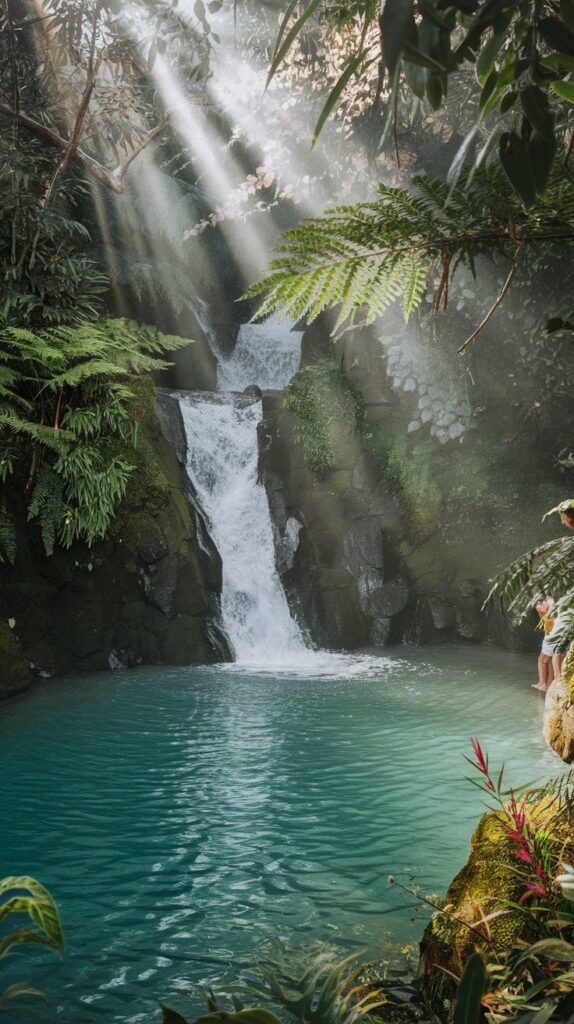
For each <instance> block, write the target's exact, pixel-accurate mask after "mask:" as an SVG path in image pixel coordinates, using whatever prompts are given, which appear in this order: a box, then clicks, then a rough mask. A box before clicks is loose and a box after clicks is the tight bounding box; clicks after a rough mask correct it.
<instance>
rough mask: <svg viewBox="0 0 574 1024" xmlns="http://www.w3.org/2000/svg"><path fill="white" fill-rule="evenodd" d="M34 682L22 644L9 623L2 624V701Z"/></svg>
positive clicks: (0, 695) (0, 693)
mask: <svg viewBox="0 0 574 1024" xmlns="http://www.w3.org/2000/svg"><path fill="white" fill-rule="evenodd" d="M31 682H32V673H31V671H30V667H29V665H28V663H27V662H26V660H25V658H24V655H23V654H22V648H21V647H20V642H19V640H18V638H17V636H16V635H15V634H14V631H13V630H12V629H10V626H9V625H8V623H7V622H1V623H0V699H2V698H3V697H11V696H13V694H15V693H20V691H21V690H26V689H27V688H28V686H29V685H30V683H31Z"/></svg>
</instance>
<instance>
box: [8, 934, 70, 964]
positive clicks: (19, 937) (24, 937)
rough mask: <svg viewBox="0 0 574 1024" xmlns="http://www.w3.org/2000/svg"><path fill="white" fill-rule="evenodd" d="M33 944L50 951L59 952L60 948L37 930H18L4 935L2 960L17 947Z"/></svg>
mask: <svg viewBox="0 0 574 1024" xmlns="http://www.w3.org/2000/svg"><path fill="white" fill-rule="evenodd" d="M27 943H32V944H34V945H37V946H47V947H48V948H49V949H53V950H59V946H58V945H57V943H55V942H54V940H53V939H50V938H48V936H47V935H43V934H42V932H38V931H36V929H35V928H18V929H17V930H16V931H15V932H10V933H9V934H8V935H4V936H3V938H2V939H1V940H0V959H2V957H5V956H7V955H8V953H9V952H10V950H11V949H12V948H13V947H15V946H22V945H24V944H27Z"/></svg>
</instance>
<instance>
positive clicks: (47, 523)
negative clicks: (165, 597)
mask: <svg viewBox="0 0 574 1024" xmlns="http://www.w3.org/2000/svg"><path fill="white" fill-rule="evenodd" d="M2 341H3V345H2V349H1V351H0V480H1V481H2V482H3V483H6V481H7V478H8V477H9V476H11V475H12V474H13V473H14V471H15V469H16V468H17V467H18V466H20V473H19V476H20V477H21V478H23V479H25V480H26V490H27V491H30V490H31V493H30V502H29V507H28V520H29V521H33V522H38V523H39V524H40V530H41V534H42V540H43V543H44V548H45V550H46V553H47V554H48V555H50V554H52V552H53V550H54V546H55V544H56V543H60V544H62V545H64V546H65V547H69V546H70V545H71V544H72V543H73V542H74V541H76V540H82V541H85V542H86V543H87V544H89V545H91V544H93V543H95V542H96V541H97V540H101V539H102V538H103V537H105V535H106V533H107V531H108V529H109V526H110V523H111V521H112V519H113V517H114V515H115V513H116V510H117V508H118V505H119V503H120V501H121V500H122V498H123V497H124V495H125V493H126V488H127V485H128V481H129V478H130V475H131V473H132V472H133V469H134V465H133V461H132V460H131V459H130V455H129V453H130V451H133V449H134V447H135V445H136V444H137V437H138V418H139V416H141V414H142V411H143V410H142V409H141V406H140V404H139V403H138V402H137V401H136V397H135V394H134V390H133V378H134V375H137V374H141V373H146V374H149V373H153V372H154V371H156V370H159V369H162V368H163V367H165V366H167V365H169V363H168V362H167V361H166V360H165V359H164V358H163V356H164V355H165V354H167V353H168V352H172V351H173V350H175V349H178V348H181V347H182V346H183V345H186V344H188V341H187V340H186V339H183V338H178V337H173V336H171V335H164V334H160V333H159V332H158V331H157V330H155V329H154V328H151V327H140V326H138V325H136V324H134V323H131V322H129V321H125V320H107V321H101V322H98V323H95V324H92V323H82V324H78V325H76V326H69V325H67V326H63V325H59V326H58V327H54V328H48V329H46V330H44V331H41V332H36V331H34V330H31V329H28V328H26V329H25V328H21V327H7V328H5V329H4V331H3V332H2ZM5 532H6V530H5ZM7 543H8V542H7ZM12 550H13V549H12V547H6V551H9V552H12Z"/></svg>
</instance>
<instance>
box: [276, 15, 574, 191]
mask: <svg viewBox="0 0 574 1024" xmlns="http://www.w3.org/2000/svg"><path fill="white" fill-rule="evenodd" d="M297 7H298V5H297V3H296V2H295V0H293V2H292V3H291V4H289V6H288V8H287V12H286V14H285V17H284V19H283V22H282V24H281V26H280V29H279V33H278V36H277V40H276V43H275V48H274V52H273V55H272V58H271V65H270V71H269V77H270V78H271V77H272V76H273V75H274V74H275V73H276V72H277V71H278V69H279V67H280V65H281V63H282V61H283V59H284V58H285V56H286V55H287V53H288V52H289V49H290V48H291V46H292V44H293V42H294V40H295V39H296V38H297V36H298V35H299V34H300V33H301V32H302V31H303V30H304V29H305V28H307V27H308V25H309V23H310V20H311V19H312V18H313V17H318V18H321V17H323V18H326V17H327V18H328V17H331V19H332V21H333V23H334V24H337V14H336V10H337V8H336V6H335V7H334V6H333V4H332V0H331V2H330V0H311V2H310V3H308V4H306V6H305V7H304V8H303V11H302V13H299V15H298V17H296V16H295V13H294V12H295V9H296V8H297ZM351 7H352V9H353V14H354V16H355V17H362V18H363V19H364V23H365V26H367V25H368V23H369V21H371V22H372V20H373V19H374V17H375V14H374V11H373V8H372V4H371V2H370V0H363V2H362V3H359V4H353V5H351ZM343 9H345V5H343ZM379 25H380V38H378V39H375V40H373V36H372V35H370V36H369V34H368V33H367V31H366V29H365V30H364V31H363V32H362V33H361V35H360V38H359V39H358V41H357V44H356V46H355V47H354V48H353V50H352V51H350V52H349V54H348V60H347V62H346V64H345V65H344V68H343V71H342V73H341V75H340V77H339V79H338V81H337V82H336V83H335V85H334V86H333V89H332V91H331V94H330V96H329V97H328V98H327V101H326V103H325V105H324V108H323V111H322V113H321V116H320V118H319V121H318V123H317V126H316V128H315V132H314V139H316V137H317V135H318V133H319V132H320V130H321V128H322V127H323V125H324V123H325V121H326V119H327V117H328V116H329V114H330V113H331V112H332V110H333V108H334V107H335V105H336V102H337V99H338V97H339V96H340V94H341V92H342V91H343V89H344V88H345V86H346V84H347V82H348V81H349V79H350V77H351V76H352V75H357V76H359V77H360V76H361V75H362V74H364V73H365V71H366V70H367V69H368V68H369V67H370V65H371V64H373V63H375V62H378V63H379V66H380V75H379V90H380V89H381V86H382V85H383V84H384V83H385V82H386V87H387V93H388V95H389V100H388V103H387V105H386V123H385V127H384V130H383V141H384V139H385V138H386V135H387V132H388V129H389V127H390V126H391V123H392V121H393V118H394V117H395V116H396V111H397V106H398V102H399V97H400V95H401V93H403V92H404V90H405V88H406V90H407V91H409V92H410V93H411V94H412V95H413V96H414V97H416V99H417V100H419V101H423V100H424V101H425V102H426V103H428V104H429V105H430V107H431V108H432V109H433V110H437V109H438V108H439V107H440V106H441V105H442V104H443V102H444V101H445V100H446V98H447V95H448V88H449V80H450V79H451V76H456V75H457V74H459V73H460V71H461V69H465V68H468V67H473V69H474V72H475V75H476V79H477V82H478V85H479V87H480V96H479V101H478V108H479V115H478V120H477V122H476V124H475V125H474V127H473V128H472V130H471V131H470V133H469V134H468V136H467V137H466V138H465V140H464V142H463V144H462V145H461V147H460V149H459V151H458V153H457V155H456V157H455V159H454V161H453V164H452V167H451V174H450V180H451V182H452V181H456V180H457V178H458V175H459V174H460V172H461V169H462V167H463V165H464V164H465V162H468V160H469V158H470V157H471V154H473V157H472V161H471V163H472V166H473V170H476V168H477V167H479V166H480V164H481V163H482V162H483V161H484V159H485V157H486V155H487V153H488V152H489V150H490V148H491V146H492V145H493V143H494V141H495V140H496V139H498V154H499V161H500V164H501V166H502V168H503V169H504V172H505V174H506V175H507V178H508V181H509V183H510V185H511V187H512V189H513V190H514V191H515V193H516V194H517V195H518V196H519V197H520V199H521V201H522V202H523V203H524V204H525V205H526V206H530V205H532V204H533V203H534V202H535V199H536V197H537V196H539V195H542V194H543V193H544V192H545V190H546V187H547V185H548V182H549V179H550V174H551V170H552V166H553V161H554V157H555V154H556V152H557V149H558V144H559V142H560V141H561V139H563V138H564V136H565V134H566V133H567V132H568V131H570V129H571V128H572V123H571V122H572V111H571V106H572V105H573V104H574V84H573V83H572V81H571V74H572V71H573V70H574V3H573V0H560V3H556V2H554V0H541V2H537V3H534V4H533V3H531V0H383V4H382V8H381V13H380V16H379ZM377 100H378V97H374V101H375V104H376V103H377ZM485 135H486V141H485V137H484V136H485ZM477 143H478V145H476V144H477Z"/></svg>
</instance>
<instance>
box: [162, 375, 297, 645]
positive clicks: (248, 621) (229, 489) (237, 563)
mask: <svg viewBox="0 0 574 1024" xmlns="http://www.w3.org/2000/svg"><path fill="white" fill-rule="evenodd" d="M178 397H179V402H180V407H181V413H182V417H183V422H184V426H185V432H186V436H187V447H188V456H187V459H188V472H189V475H190V478H191V480H192V481H193V484H194V487H195V490H196V493H197V496H198V498H199V501H200V503H201V506H202V508H203V510H204V511H205V513H206V515H207V517H208V520H209V526H210V534H211V537H212V539H213V541H214V543H215V545H216V547H217V549H218V551H219V554H220V555H221V561H222V566H223V586H222V592H221V614H222V620H223V625H224V627H225V630H226V632H227V635H228V637H229V639H230V641H231V644H232V646H233V649H234V652H235V657H236V659H237V661H239V662H243V663H259V664H261V663H265V664H272V663H273V662H280V663H285V662H287V661H289V660H290V659H292V658H293V657H294V656H295V657H297V656H300V655H301V654H302V653H303V652H304V651H305V650H306V648H305V644H304V642H303V639H302V637H301V633H300V631H299V629H298V627H297V624H296V623H295V622H294V620H293V618H292V617H291V613H290V611H289V607H288V605H287V600H286V597H285V594H284V592H283V588H282V586H281V582H280V580H279V576H278V574H277V569H276V565H275V547H274V543H273V530H272V526H271V518H270V515H269V506H268V503H267V495H266V493H265V488H264V487H263V486H262V484H260V483H259V482H258V479H257V463H258V445H257V424H258V423H259V422H260V420H261V402H258V401H253V399H248V398H246V397H242V396H240V395H221V394H219V395H218V394H206V393H203V392H195V393H193V392H191V393H190V392H186V393H181V394H180V395H179V396H178Z"/></svg>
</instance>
